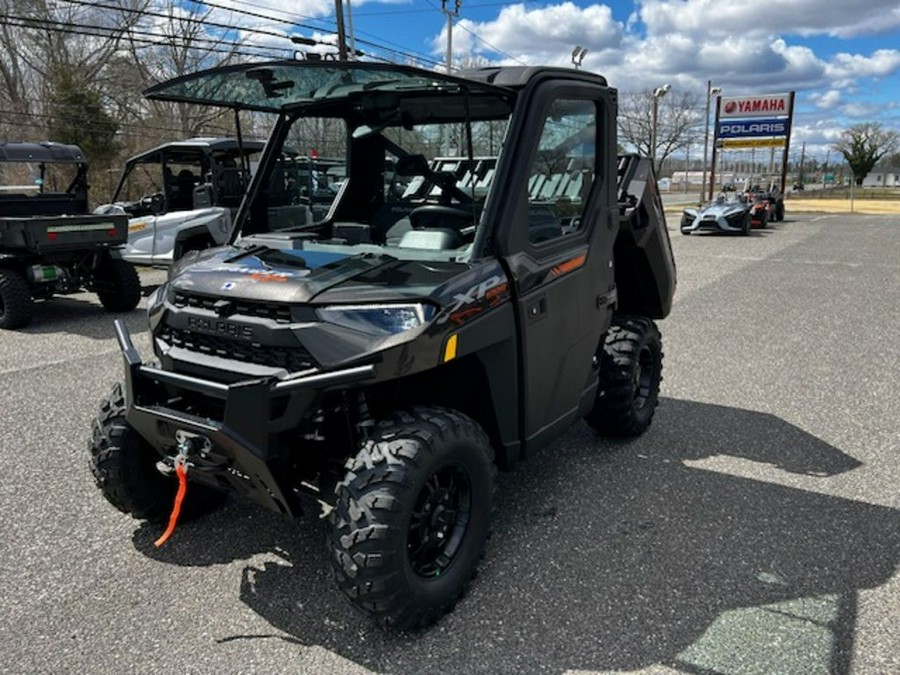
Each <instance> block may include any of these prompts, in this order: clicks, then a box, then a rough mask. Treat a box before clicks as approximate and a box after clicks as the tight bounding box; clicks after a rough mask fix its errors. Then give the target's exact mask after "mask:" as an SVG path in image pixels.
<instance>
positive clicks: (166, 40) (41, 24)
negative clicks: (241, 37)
mask: <svg viewBox="0 0 900 675" xmlns="http://www.w3.org/2000/svg"><path fill="white" fill-rule="evenodd" d="M4 19H6V20H4ZM14 22H18V23H14ZM36 24H37V25H36ZM0 25H2V26H9V27H11V28H31V29H37V30H43V31H48V32H51V33H62V34H67V35H80V36H84V37H94V38H101V39H111V38H112V37H113V36H112V35H98V34H97V33H96V32H92V31H94V30H103V31H115V30H116V29H111V28H104V27H101V26H90V25H87V24H73V23H56V24H55V25H54V22H52V21H50V20H47V19H31V18H22V17H11V16H8V15H7V16H6V17H0ZM79 29H80V30H79ZM85 29H88V30H85ZM136 34H139V35H141V34H145V35H155V34H153V33H146V32H143V31H136ZM120 39H121V40H122V41H125V42H130V43H133V44H137V45H143V46H153V47H166V46H171V44H172V43H171V39H172V36H165V35H160V36H156V38H155V39H146V38H135V37H129V33H128V32H125V33H122V34H121V36H120ZM191 40H192V41H203V42H211V43H213V44H216V43H219V44H232V45H235V46H237V45H239V44H241V43H232V42H219V41H217V40H213V39H210V38H196V37H195V38H191ZM178 46H179V47H181V48H183V49H189V50H196V51H202V52H204V53H210V52H212V53H218V54H228V55H234V56H246V57H249V58H260V57H265V58H270V59H274V58H283V55H274V54H272V52H244V51H241V50H239V49H219V48H216V47H214V46H210V47H200V46H191V45H190V44H188V43H182V44H180V45H178ZM241 46H243V47H246V48H251V49H272V48H270V47H262V46H257V45H241Z"/></svg>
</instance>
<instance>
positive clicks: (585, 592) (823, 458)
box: [0, 211, 900, 675]
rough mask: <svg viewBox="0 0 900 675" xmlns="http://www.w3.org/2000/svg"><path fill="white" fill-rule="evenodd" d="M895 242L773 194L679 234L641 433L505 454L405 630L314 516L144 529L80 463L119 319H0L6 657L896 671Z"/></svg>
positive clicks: (108, 665)
mask: <svg viewBox="0 0 900 675" xmlns="http://www.w3.org/2000/svg"><path fill="white" fill-rule="evenodd" d="M674 224H676V225H677V222H674ZM671 225H672V223H670V226H671ZM898 235H900V223H898V221H897V219H896V218H891V217H878V216H865V217H864V216H858V215H856V216H797V215H794V214H793V212H791V211H789V212H788V220H787V221H785V222H784V223H778V224H776V225H775V226H774V227H773V228H772V229H769V230H765V231H759V232H754V233H753V236H751V237H749V238H740V237H738V238H731V237H723V236H706V235H704V236H691V237H682V236H681V235H679V234H678V233H677V232H675V231H674V229H673V232H672V237H673V246H674V248H675V252H676V260H677V263H678V272H679V287H678V291H677V295H676V302H675V307H674V310H673V312H672V315H671V317H670V318H668V319H666V320H665V321H663V322H661V329H662V332H663V339H664V341H665V351H666V357H667V358H666V368H665V382H664V383H663V400H662V402H661V404H660V407H659V409H658V411H657V416H656V418H655V420H654V424H653V427H652V428H651V429H650V431H649V432H648V433H647V434H645V435H644V436H643V437H641V438H640V439H637V440H634V441H631V442H616V443H614V442H609V441H606V440H603V439H599V438H597V437H596V436H594V435H593V434H592V433H591V432H590V430H589V429H588V428H587V427H586V426H585V425H584V424H581V423H579V424H578V425H576V426H575V427H573V428H572V429H571V430H570V431H569V432H568V433H567V434H566V435H565V436H563V437H562V438H561V439H560V440H558V441H557V442H556V443H554V444H553V445H551V446H550V447H547V448H545V449H544V450H542V451H540V452H538V453H536V454H535V455H533V456H532V457H530V458H529V460H528V461H527V462H525V463H524V464H523V465H522V466H520V467H519V468H518V469H517V470H516V471H514V472H511V473H508V474H502V475H501V476H500V486H499V487H500V490H499V491H500V506H499V511H498V513H497V518H496V528H495V535H494V537H493V539H492V540H491V542H490V544H489V547H488V552H487V558H486V560H485V563H484V565H483V567H482V570H481V574H480V575H479V577H478V578H477V579H476V581H475V583H474V584H473V587H472V589H471V591H470V593H469V594H468V596H467V597H466V598H465V599H464V600H463V601H462V602H461V603H460V604H459V605H458V607H457V608H456V611H455V612H454V613H453V614H451V615H450V616H448V617H446V618H445V619H444V620H442V621H441V622H440V623H439V624H438V625H437V626H435V627H434V628H432V629H431V630H429V631H427V632H425V633H422V634H419V635H396V634H390V633H385V632H382V631H380V630H378V629H376V628H375V627H374V626H373V625H372V624H371V623H370V622H369V621H368V620H367V619H366V618H365V617H364V616H362V615H360V614H358V613H357V612H356V611H355V610H354V609H353V608H352V607H351V606H350V605H349V603H347V602H346V601H345V600H344V599H343V597H341V595H340V593H339V592H338V591H337V590H336V589H335V587H334V586H333V584H332V582H331V579H330V576H329V573H328V571H327V568H326V559H325V554H324V547H323V542H322V538H323V532H324V528H325V524H324V522H322V521H320V520H318V519H317V518H315V517H314V516H310V517H307V518H305V519H302V520H300V521H297V522H294V521H289V520H287V519H285V518H282V517H279V516H275V515H272V514H269V513H268V512H265V511H262V510H260V509H257V508H254V507H251V506H247V505H243V504H239V503H234V502H230V503H228V504H227V505H226V506H225V508H223V509H222V510H220V511H217V512H216V513H214V514H212V515H210V516H207V517H206V518H204V519H201V520H199V521H196V522H193V523H189V524H184V525H183V526H179V529H178V530H177V531H176V535H175V537H174V538H173V540H172V541H171V542H170V543H169V544H167V545H166V546H165V547H164V548H163V549H160V550H157V549H155V548H154V547H153V545H152V541H153V540H154V539H155V538H156V536H157V535H158V534H159V532H158V531H157V529H156V528H153V527H150V526H147V525H144V524H141V523H138V522H137V521H135V520H133V519H131V518H129V517H128V516H125V515H123V514H121V513H119V512H118V511H116V510H115V509H113V508H112V507H111V506H109V505H108V504H107V503H106V502H105V501H104V500H103V498H102V497H101V495H100V493H99V492H98V491H97V490H96V489H95V488H94V485H93V481H92V479H91V476H90V472H89V471H88V469H87V453H86V440H87V436H88V433H89V428H90V420H91V418H92V416H93V415H94V413H95V410H96V405H97V401H98V400H99V398H100V397H101V396H102V395H103V394H104V393H105V392H106V391H107V390H108V389H109V388H110V386H111V385H112V384H113V383H114V382H116V381H117V380H119V379H120V377H121V372H122V362H121V358H120V356H119V354H118V350H117V348H116V344H115V339H114V336H113V330H112V325H111V319H110V316H109V315H107V314H105V313H104V312H103V311H102V309H101V307H100V305H99V303H98V302H97V301H96V300H95V299H94V298H93V297H91V296H87V295H85V296H75V297H72V298H65V299H59V300H55V301H53V302H51V303H47V304H45V305H42V306H41V307H40V308H39V311H38V312H37V315H36V317H35V322H34V324H33V325H32V326H31V327H29V328H28V329H26V330H24V331H20V332H4V333H2V334H0V409H2V411H3V416H2V421H0V448H2V452H0V472H2V475H3V477H4V480H3V481H2V482H0V513H2V516H0V535H2V536H0V653H2V654H3V657H2V658H0V672H4V673H69V672H73V673H75V672H77V673H125V672H136V673H168V672H192V673H222V672H225V673H231V672H265V673H282V672H284V673H367V672H386V673H416V674H420V673H447V672H461V673H462V672H465V673H492V674H494V673H563V672H578V673H584V672H622V671H627V672H641V673H677V672H680V673H721V674H755V673H759V674H769V673H788V674H790V673H803V674H804V675H805V674H808V673H823V674H824V673H839V674H843V673H859V674H867V675H868V674H871V675H881V674H884V673H891V672H894V673H896V672H900V632H898V630H897V617H898V616H900V576H898V573H897V565H898V561H900V517H898V510H897V509H898V506H900V491H898V486H900V468H898V467H900V464H898V462H897V457H898V453H900V433H898V432H900V423H898V419H900V415H898V412H900V393H898V388H897V378H898V375H900V341H898V339H897V335H898V334H900V330H898V329H900V321H898V318H897V316H898V315H897V310H898V308H900V259H898V256H897V255H896V251H897V240H898ZM142 278H143V282H144V285H145V286H146V287H147V288H149V287H151V286H153V285H154V284H158V283H160V282H161V281H162V280H163V278H164V274H163V273H162V272H159V271H150V272H148V273H144V274H143V275H142ZM127 321H128V324H129V326H130V327H131V329H132V331H134V334H135V336H136V344H137V345H138V347H139V349H141V350H142V351H143V353H144V354H148V353H149V349H148V343H147V333H146V329H145V324H144V317H143V314H142V313H141V312H133V313H131V314H129V315H128V316H127Z"/></svg>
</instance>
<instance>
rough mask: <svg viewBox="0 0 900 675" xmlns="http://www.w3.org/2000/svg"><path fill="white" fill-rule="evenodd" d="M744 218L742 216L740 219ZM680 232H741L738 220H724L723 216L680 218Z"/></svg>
mask: <svg viewBox="0 0 900 675" xmlns="http://www.w3.org/2000/svg"><path fill="white" fill-rule="evenodd" d="M743 217H744V216H743V215H742V216H741V218H743ZM681 231H682V232H684V233H690V232H726V233H728V234H739V233H741V232H742V231H743V230H742V228H741V222H740V219H738V218H726V217H725V216H703V215H701V216H698V217H696V218H694V219H692V220H688V219H687V218H682V222H681Z"/></svg>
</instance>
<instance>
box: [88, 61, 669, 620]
mask: <svg viewBox="0 0 900 675" xmlns="http://www.w3.org/2000/svg"><path fill="white" fill-rule="evenodd" d="M149 95H150V97H151V98H156V99H159V100H166V101H185V102H191V103H199V104H207V105H226V106H228V105H231V106H237V107H240V108H241V109H243V110H261V111H269V112H275V113H277V114H279V116H280V117H279V121H278V123H277V125H276V127H275V129H274V131H273V133H272V136H271V138H270V140H269V142H268V145H267V147H266V150H265V151H264V153H263V156H262V159H261V164H260V168H259V170H258V172H257V173H256V175H255V176H254V179H253V181H252V183H251V185H250V186H249V191H248V195H247V196H246V198H245V199H244V202H243V203H242V205H241V208H240V210H239V212H238V214H237V227H236V229H235V232H234V235H233V239H232V241H231V243H230V244H229V245H228V246H226V247H223V248H218V249H212V250H209V251H204V252H199V253H192V254H189V255H188V256H186V257H185V258H184V259H182V260H181V261H180V262H179V263H176V264H175V266H173V268H171V274H170V278H169V281H168V282H167V283H166V284H165V285H163V286H161V287H160V288H159V289H158V290H157V292H156V293H155V295H153V296H151V298H150V299H149V306H148V314H149V322H150V327H151V331H152V336H153V349H154V352H155V356H156V359H158V363H152V364H151V363H150V362H148V363H144V362H143V361H142V358H141V356H140V355H139V354H138V352H137V350H136V349H135V347H134V346H133V344H132V341H131V338H130V337H129V334H128V332H127V329H126V328H125V326H124V324H122V323H121V322H117V324H116V330H117V334H118V340H119V344H120V347H121V350H122V354H123V356H124V360H125V382H124V384H123V385H117V386H116V387H115V388H114V389H113V392H112V394H111V395H110V396H109V398H108V399H107V400H105V402H104V403H103V404H102V407H101V410H100V414H99V416H98V418H97V419H96V421H95V422H94V425H93V434H92V438H91V440H90V443H89V446H90V452H91V463H92V469H93V473H94V476H95V478H96V481H97V484H98V486H99V488H100V489H101V490H102V492H103V494H104V495H105V497H106V498H107V499H108V500H109V501H110V502H111V503H112V504H113V505H114V506H116V507H117V508H119V509H120V510H122V511H124V512H126V513H130V514H132V515H133V516H135V517H136V518H140V519H149V520H153V521H159V522H161V523H164V522H165V521H166V518H167V517H169V519H168V523H169V528H168V529H167V530H166V532H165V533H164V535H163V537H161V538H160V543H161V542H162V540H164V539H165V537H166V536H168V535H169V534H170V533H171V531H172V527H173V526H174V523H175V518H176V516H177V509H173V503H177V504H178V506H179V508H180V506H181V500H182V498H184V499H185V502H184V506H185V508H187V507H190V508H191V511H192V512H193V513H195V514H196V513H198V512H202V511H203V510H204V509H206V508H210V507H212V506H213V505H214V504H215V503H216V495H217V493H219V492H230V493H233V494H237V495H240V496H242V497H244V498H246V499H249V500H252V501H255V502H256V503H258V504H262V505H263V506H266V507H268V508H270V509H272V510H273V511H276V512H279V513H283V514H288V515H291V516H293V515H297V514H299V513H300V511H301V507H302V505H303V504H309V503H313V504H315V502H312V500H309V499H301V497H302V496H303V495H305V494H311V495H313V496H314V497H315V498H317V499H318V500H319V501H320V502H322V503H323V504H324V508H325V510H326V511H327V512H328V513H329V518H330V526H331V529H330V534H329V535H328V537H327V545H328V548H329V551H330V559H331V562H332V565H333V568H334V573H335V576H336V579H337V584H338V586H339V587H340V588H341V590H343V592H344V593H345V594H346V595H347V596H348V597H349V598H350V599H351V600H352V602H353V603H355V604H356V605H357V606H358V607H360V608H362V609H363V610H365V611H367V612H368V613H370V614H371V615H373V616H374V617H376V619H378V620H379V621H380V622H382V623H384V624H387V625H389V626H394V627H399V628H403V629H408V628H416V627H421V626H425V625H428V624H429V623H431V622H433V621H435V620H437V619H438V618H439V617H440V616H442V615H443V614H444V613H446V612H448V611H449V610H450V609H451V608H452V607H453V606H454V604H455V603H456V601H457V599H458V598H459V597H460V596H461V594H462V593H463V591H464V590H465V588H466V586H467V584H468V582H469V580H470V578H471V577H472V575H473V574H474V572H475V568H476V566H477V564H478V562H479V559H480V558H481V557H482V554H483V552H484V548H485V542H486V540H487V538H488V533H489V530H490V526H491V523H490V521H491V511H492V500H493V485H494V473H495V467H499V468H501V469H508V468H510V467H512V466H514V465H516V464H517V463H518V462H519V461H521V460H523V459H524V458H525V457H526V456H527V455H528V454H529V453H532V452H534V450H535V449H536V448H538V447H540V446H542V445H545V444H547V443H548V442H550V441H551V440H553V439H555V438H557V437H558V436H560V434H562V433H563V432H564V431H565V430H566V429H567V428H568V427H569V426H570V425H572V424H573V423H575V422H577V421H578V420H580V419H582V418H584V419H585V420H586V421H587V423H588V424H589V425H591V426H592V427H594V428H595V429H596V430H598V431H599V432H601V433H604V434H609V435H612V436H620V437H622V436H624V437H628V436H634V435H637V434H640V433H642V432H643V431H644V430H645V429H647V427H648V426H649V425H650V422H651V419H652V417H653V413H654V409H655V407H656V405H657V400H658V393H659V384H660V380H661V371H662V357H663V353H662V344H661V339H660V334H659V331H658V329H657V327H656V324H655V323H654V319H660V318H663V317H665V316H666V315H667V314H668V313H669V310H670V308H671V305H672V297H673V294H674V291H675V265H674V260H673V258H672V252H671V248H670V243H669V238H668V234H667V232H666V227H665V222H664V218H663V212H662V208H661V203H660V199H659V196H658V193H657V191H656V186H655V180H654V176H653V173H652V170H651V165H650V163H649V161H647V160H645V159H641V158H638V157H636V156H626V157H621V158H617V157H616V154H615V150H614V148H615V147H616V123H615V120H616V107H617V103H616V90H615V89H612V88H610V87H609V86H608V85H607V83H606V80H605V79H604V78H602V77H600V76H598V75H594V74H591V73H587V72H585V71H576V70H568V69H556V68H530V67H529V68H488V69H482V70H477V71H471V72H467V73H464V74H463V75H462V76H448V75H443V74H438V73H434V72H427V71H423V70H419V69H415V68H411V67H406V66H400V65H390V64H375V63H358V62H349V63H333V62H328V63H314V62H294V61H292V62H276V63H265V64H252V65H251V64H247V65H240V66H228V67H224V68H220V69H216V70H212V71H206V72H202V73H198V74H196V75H190V76H186V77H182V78H179V79H176V80H173V81H170V82H168V83H164V84H162V85H159V86H157V87H155V88H153V89H152V90H151V91H150V92H149ZM310 134H312V135H314V139H313V140H314V141H315V144H316V145H317V146H319V147H323V146H328V147H327V149H326V152H328V155H329V156H332V157H334V156H340V155H341V154H342V151H343V152H344V153H345V154H346V157H347V164H346V166H347V177H346V180H344V181H343V182H342V184H341V186H340V191H339V194H338V195H337V198H336V199H335V200H334V203H333V204H332V206H331V208H330V210H329V212H328V213H327V214H326V215H325V217H324V218H322V219H321V220H319V221H317V222H314V223H312V224H299V225H298V224H297V223H296V222H295V220H294V216H295V213H296V211H295V207H294V206H291V205H289V204H283V203H282V202H281V201H279V200H277V199H276V198H275V197H277V195H279V194H280V192H281V190H282V189H283V188H284V186H283V185H282V184H281V183H280V181H281V179H280V177H279V175H278V174H279V172H278V162H277V159H278V157H279V154H280V151H281V148H282V146H283V145H285V144H287V143H291V144H293V145H295V146H300V147H302V146H303V145H304V144H312V143H310V141H309V139H306V137H307V136H309V135H310ZM304 139H306V140H304ZM454 154H456V155H464V156H465V157H467V158H469V159H468V162H467V164H468V166H469V167H470V168H471V167H474V166H476V164H477V162H476V161H475V158H476V157H482V158H485V157H490V158H495V161H493V160H492V161H491V162H490V164H492V166H491V171H490V176H491V178H490V181H489V182H490V185H486V186H485V187H486V188H487V189H486V190H482V191H480V192H481V194H479V191H477V190H475V189H474V185H475V181H474V180H471V179H470V180H462V179H461V180H459V181H458V180H457V174H456V173H454V172H452V171H437V170H434V168H433V167H435V166H438V167H440V166H441V165H442V164H441V162H438V163H437V164H435V163H434V160H435V159H436V158H438V157H443V158H446V157H448V156H453V155H454ZM462 170H463V171H464V168H463V169H462ZM387 171H394V172H396V173H397V174H399V175H400V176H401V177H403V178H405V179H408V180H406V181H405V182H407V183H408V184H411V183H413V182H414V181H417V180H421V181H425V182H428V183H430V184H431V186H433V188H434V189H433V190H429V189H422V190H418V189H416V190H405V191H403V192H402V193H400V191H397V190H392V189H390V185H391V184H392V180H390V178H391V177H390V176H386V175H385V173H386V172H387ZM487 175H488V172H484V176H482V178H484V177H485V176H487ZM460 185H462V186H468V188H469V189H465V188H464V187H460ZM173 498H174V499H175V501H174V502H173ZM170 511H171V512H172V514H171V516H170ZM176 536H178V535H177V534H176ZM183 536H188V535H187V533H184V535H183Z"/></svg>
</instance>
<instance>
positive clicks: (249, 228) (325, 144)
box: [147, 61, 514, 260]
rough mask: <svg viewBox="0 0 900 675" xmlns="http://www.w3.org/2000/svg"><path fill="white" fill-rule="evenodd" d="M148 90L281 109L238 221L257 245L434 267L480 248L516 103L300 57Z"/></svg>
mask: <svg viewBox="0 0 900 675" xmlns="http://www.w3.org/2000/svg"><path fill="white" fill-rule="evenodd" d="M147 95H148V96H149V97H151V98H158V99H162V100H173V101H186V102H193V103H203V104H207V105H220V106H230V107H234V108H238V109H241V110H256V111H265V112H278V113H280V121H279V122H278V124H277V125H276V127H275V130H274V132H273V134H272V136H271V138H270V141H269V144H268V146H267V148H266V151H265V153H264V156H263V158H262V159H261V162H260V168H259V175H258V176H257V177H256V178H255V179H254V182H253V185H252V186H251V188H250V191H249V193H248V198H247V200H246V202H245V204H244V207H243V208H242V209H241V212H240V213H239V214H238V227H237V228H236V235H235V236H236V239H237V240H238V241H241V240H243V241H244V245H256V244H262V245H266V246H269V247H273V248H283V249H295V250H321V251H332V252H335V253H342V254H344V255H346V254H347V253H350V254H354V253H355V254H361V255H362V254H386V255H392V256H395V257H399V258H404V259H418V258H421V259H432V260H435V259H445V260H454V259H459V258H460V257H461V256H464V255H465V254H466V253H467V251H468V249H469V248H471V245H472V243H473V241H474V238H475V233H476V231H477V227H478V225H479V222H480V218H481V214H482V212H483V210H484V209H483V206H484V204H485V201H486V199H487V198H488V194H489V190H490V185H491V182H492V178H493V175H494V171H495V168H496V165H497V157H498V156H499V154H500V152H501V150H502V147H503V142H504V140H505V137H506V127H507V123H508V121H509V117H510V114H511V110H512V103H513V99H514V94H513V93H512V92H511V91H510V90H508V89H505V88H501V87H495V86H493V85H489V84H485V83H481V82H475V81H470V80H464V79H460V78H456V77H452V76H448V75H443V74H440V73H432V72H429V71H423V70H420V69H416V68H411V67H407V66H398V65H392V64H374V63H360V62H352V63H347V62H344V63H334V62H331V63H322V62H318V63H317V62H312V63H307V62H298V61H292V62H279V63H267V64H245V65H241V66H234V67H226V68H221V69H217V70H213V71H207V72H205V73H198V74H196V75H192V76H187V77H185V78H179V79H178V80H173V81H171V82H169V83H164V84H162V85H159V86H157V87H154V88H153V89H152V90H150V91H148V92H147ZM285 148H293V149H296V155H291V154H290V153H286V152H284V149H285Z"/></svg>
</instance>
